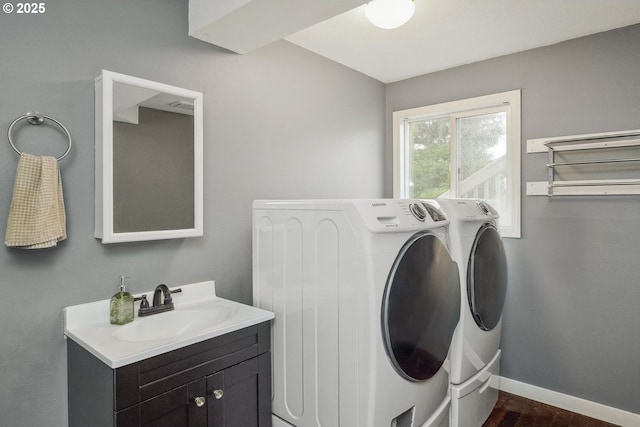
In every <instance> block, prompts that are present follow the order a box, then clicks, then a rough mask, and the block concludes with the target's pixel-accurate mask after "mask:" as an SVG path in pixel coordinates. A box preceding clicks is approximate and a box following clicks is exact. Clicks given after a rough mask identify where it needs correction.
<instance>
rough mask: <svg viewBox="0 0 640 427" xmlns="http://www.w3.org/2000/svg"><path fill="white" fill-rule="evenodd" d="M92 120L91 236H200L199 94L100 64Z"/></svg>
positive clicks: (125, 239) (109, 239)
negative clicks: (93, 211) (93, 197)
mask: <svg viewBox="0 0 640 427" xmlns="http://www.w3.org/2000/svg"><path fill="white" fill-rule="evenodd" d="M96 119H97V124H96V144H99V146H97V147H96V237H98V238H100V239H102V242H103V243H115V242H129V241H141V240H157V239H171V238H184V237H194V236H201V235H202V234H203V230H202V215H203V212H202V94H201V93H199V92H194V91H190V90H187V89H182V88H178V87H175V86H169V85H165V84H162V83H157V82H152V81H149V80H144V79H139V78H135V77H131V76H126V75H123V74H119V73H113V72H110V71H106V70H103V72H102V75H101V77H99V78H98V79H96ZM100 121H101V125H99V124H98V122H100ZM98 134H99V135H98ZM99 205H100V206H99Z"/></svg>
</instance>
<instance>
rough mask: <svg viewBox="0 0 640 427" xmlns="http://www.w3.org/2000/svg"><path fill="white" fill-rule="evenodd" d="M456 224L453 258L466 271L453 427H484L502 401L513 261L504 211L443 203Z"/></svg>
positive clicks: (454, 352)
mask: <svg viewBox="0 0 640 427" xmlns="http://www.w3.org/2000/svg"><path fill="white" fill-rule="evenodd" d="M437 201H438V203H439V204H440V206H441V207H442V209H443V210H444V211H445V213H446V214H447V215H448V217H449V219H450V220H451V224H450V226H449V231H450V236H451V254H452V256H453V259H454V260H455V261H456V262H457V263H458V266H459V268H460V284H461V287H462V289H461V295H462V301H461V311H460V324H459V326H458V329H457V330H456V332H455V334H454V338H453V344H452V347H451V383H452V386H451V397H452V403H451V426H452V427H480V426H481V425H482V424H483V423H484V421H486V419H487V418H488V417H489V415H490V414H491V411H492V409H493V407H494V406H495V404H496V401H497V399H498V390H497V389H496V388H495V384H493V383H492V382H491V380H492V378H495V377H494V376H498V375H499V373H500V353H501V350H500V334H501V330H502V309H503V306H504V300H505V296H506V290H507V260H506V255H505V251H504V246H503V244H502V239H501V237H500V234H499V233H498V230H497V221H498V217H499V216H498V212H497V211H496V210H495V209H494V208H493V207H491V206H490V205H489V204H488V203H487V202H485V201H482V200H478V199H444V198H442V199H438V200H437Z"/></svg>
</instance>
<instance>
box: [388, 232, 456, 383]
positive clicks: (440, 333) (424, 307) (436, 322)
mask: <svg viewBox="0 0 640 427" xmlns="http://www.w3.org/2000/svg"><path fill="white" fill-rule="evenodd" d="M459 319H460V276H459V273H458V266H457V264H456V263H455V262H454V261H453V260H452V259H451V257H450V256H449V251H448V250H447V248H446V246H445V245H444V244H443V243H442V241H441V240H440V239H439V238H438V237H436V236H435V235H433V234H431V233H419V234H416V235H414V236H413V237H412V238H411V239H410V240H409V241H408V242H407V243H405V245H404V246H403V248H402V250H401V251H400V253H399V254H398V257H397V258H396V260H395V262H394V264H393V267H392V269H391V272H390V273H389V277H388V279H387V284H386V287H385V291H384V298H383V303H382V331H383V337H384V344H385V349H386V352H387V355H388V357H389V360H390V361H391V363H392V365H393V367H394V368H395V370H396V371H397V372H398V373H399V374H400V375H401V376H403V377H404V378H406V379H408V380H412V381H423V380H427V379H429V378H431V377H432V376H433V375H434V374H435V373H436V372H438V370H439V369H440V367H441V366H442V363H443V362H444V361H445V359H446V357H447V354H448V352H449V347H450V345H451V339H452V336H453V332H454V329H455V327H456V325H457V324H458V320H459Z"/></svg>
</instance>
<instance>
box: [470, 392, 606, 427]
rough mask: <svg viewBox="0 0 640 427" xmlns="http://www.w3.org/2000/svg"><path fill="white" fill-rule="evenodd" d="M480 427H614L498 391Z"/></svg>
mask: <svg viewBox="0 0 640 427" xmlns="http://www.w3.org/2000/svg"><path fill="white" fill-rule="evenodd" d="M482 427H616V426H615V424H609V423H605V422H604V421H600V420H595V419H593V418H589V417H585V416H584V415H580V414H576V413H573V412H569V411H564V410H562V409H559V408H556V407H554V406H550V405H546V404H544V403H540V402H536V401H535V400H529V399H525V398H524V397H520V396H515V395H513V394H509V393H505V392H503V391H501V392H500V394H499V396H498V403H497V404H496V407H495V408H494V409H493V412H492V413H491V415H490V416H489V419H487V421H486V422H485V423H484V424H483V425H482Z"/></svg>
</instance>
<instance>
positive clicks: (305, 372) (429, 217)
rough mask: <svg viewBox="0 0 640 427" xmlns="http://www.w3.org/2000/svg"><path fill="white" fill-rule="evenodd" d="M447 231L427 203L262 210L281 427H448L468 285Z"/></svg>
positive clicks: (258, 233) (260, 302)
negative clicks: (463, 285)
mask: <svg viewBox="0 0 640 427" xmlns="http://www.w3.org/2000/svg"><path fill="white" fill-rule="evenodd" d="M448 224H449V221H448V219H447V218H446V217H445V215H444V214H443V213H442V212H441V211H439V210H438V209H437V208H435V207H434V206H432V205H431V204H430V202H423V201H418V200H391V199H381V200H316V201H256V202H254V204H253V301H254V305H256V306H258V307H263V308H267V309H269V310H272V311H274V312H275V319H274V322H273V324H272V325H273V326H272V339H273V342H272V357H273V414H274V417H273V421H274V426H278V427H288V426H295V427H317V426H327V427H390V426H392V427H414V426H415V427H421V426H425V427H432V426H433V427H435V426H438V427H440V426H443V427H444V426H448V425H449V412H450V395H449V388H450V381H449V373H448V367H449V361H448V353H449V349H450V346H451V340H452V337H453V333H454V330H455V328H456V325H457V323H458V321H459V316H460V284H459V273H458V269H457V266H456V264H455V263H454V262H453V260H452V259H451V257H450V255H449V251H448V248H447V241H448V236H447V226H448Z"/></svg>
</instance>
